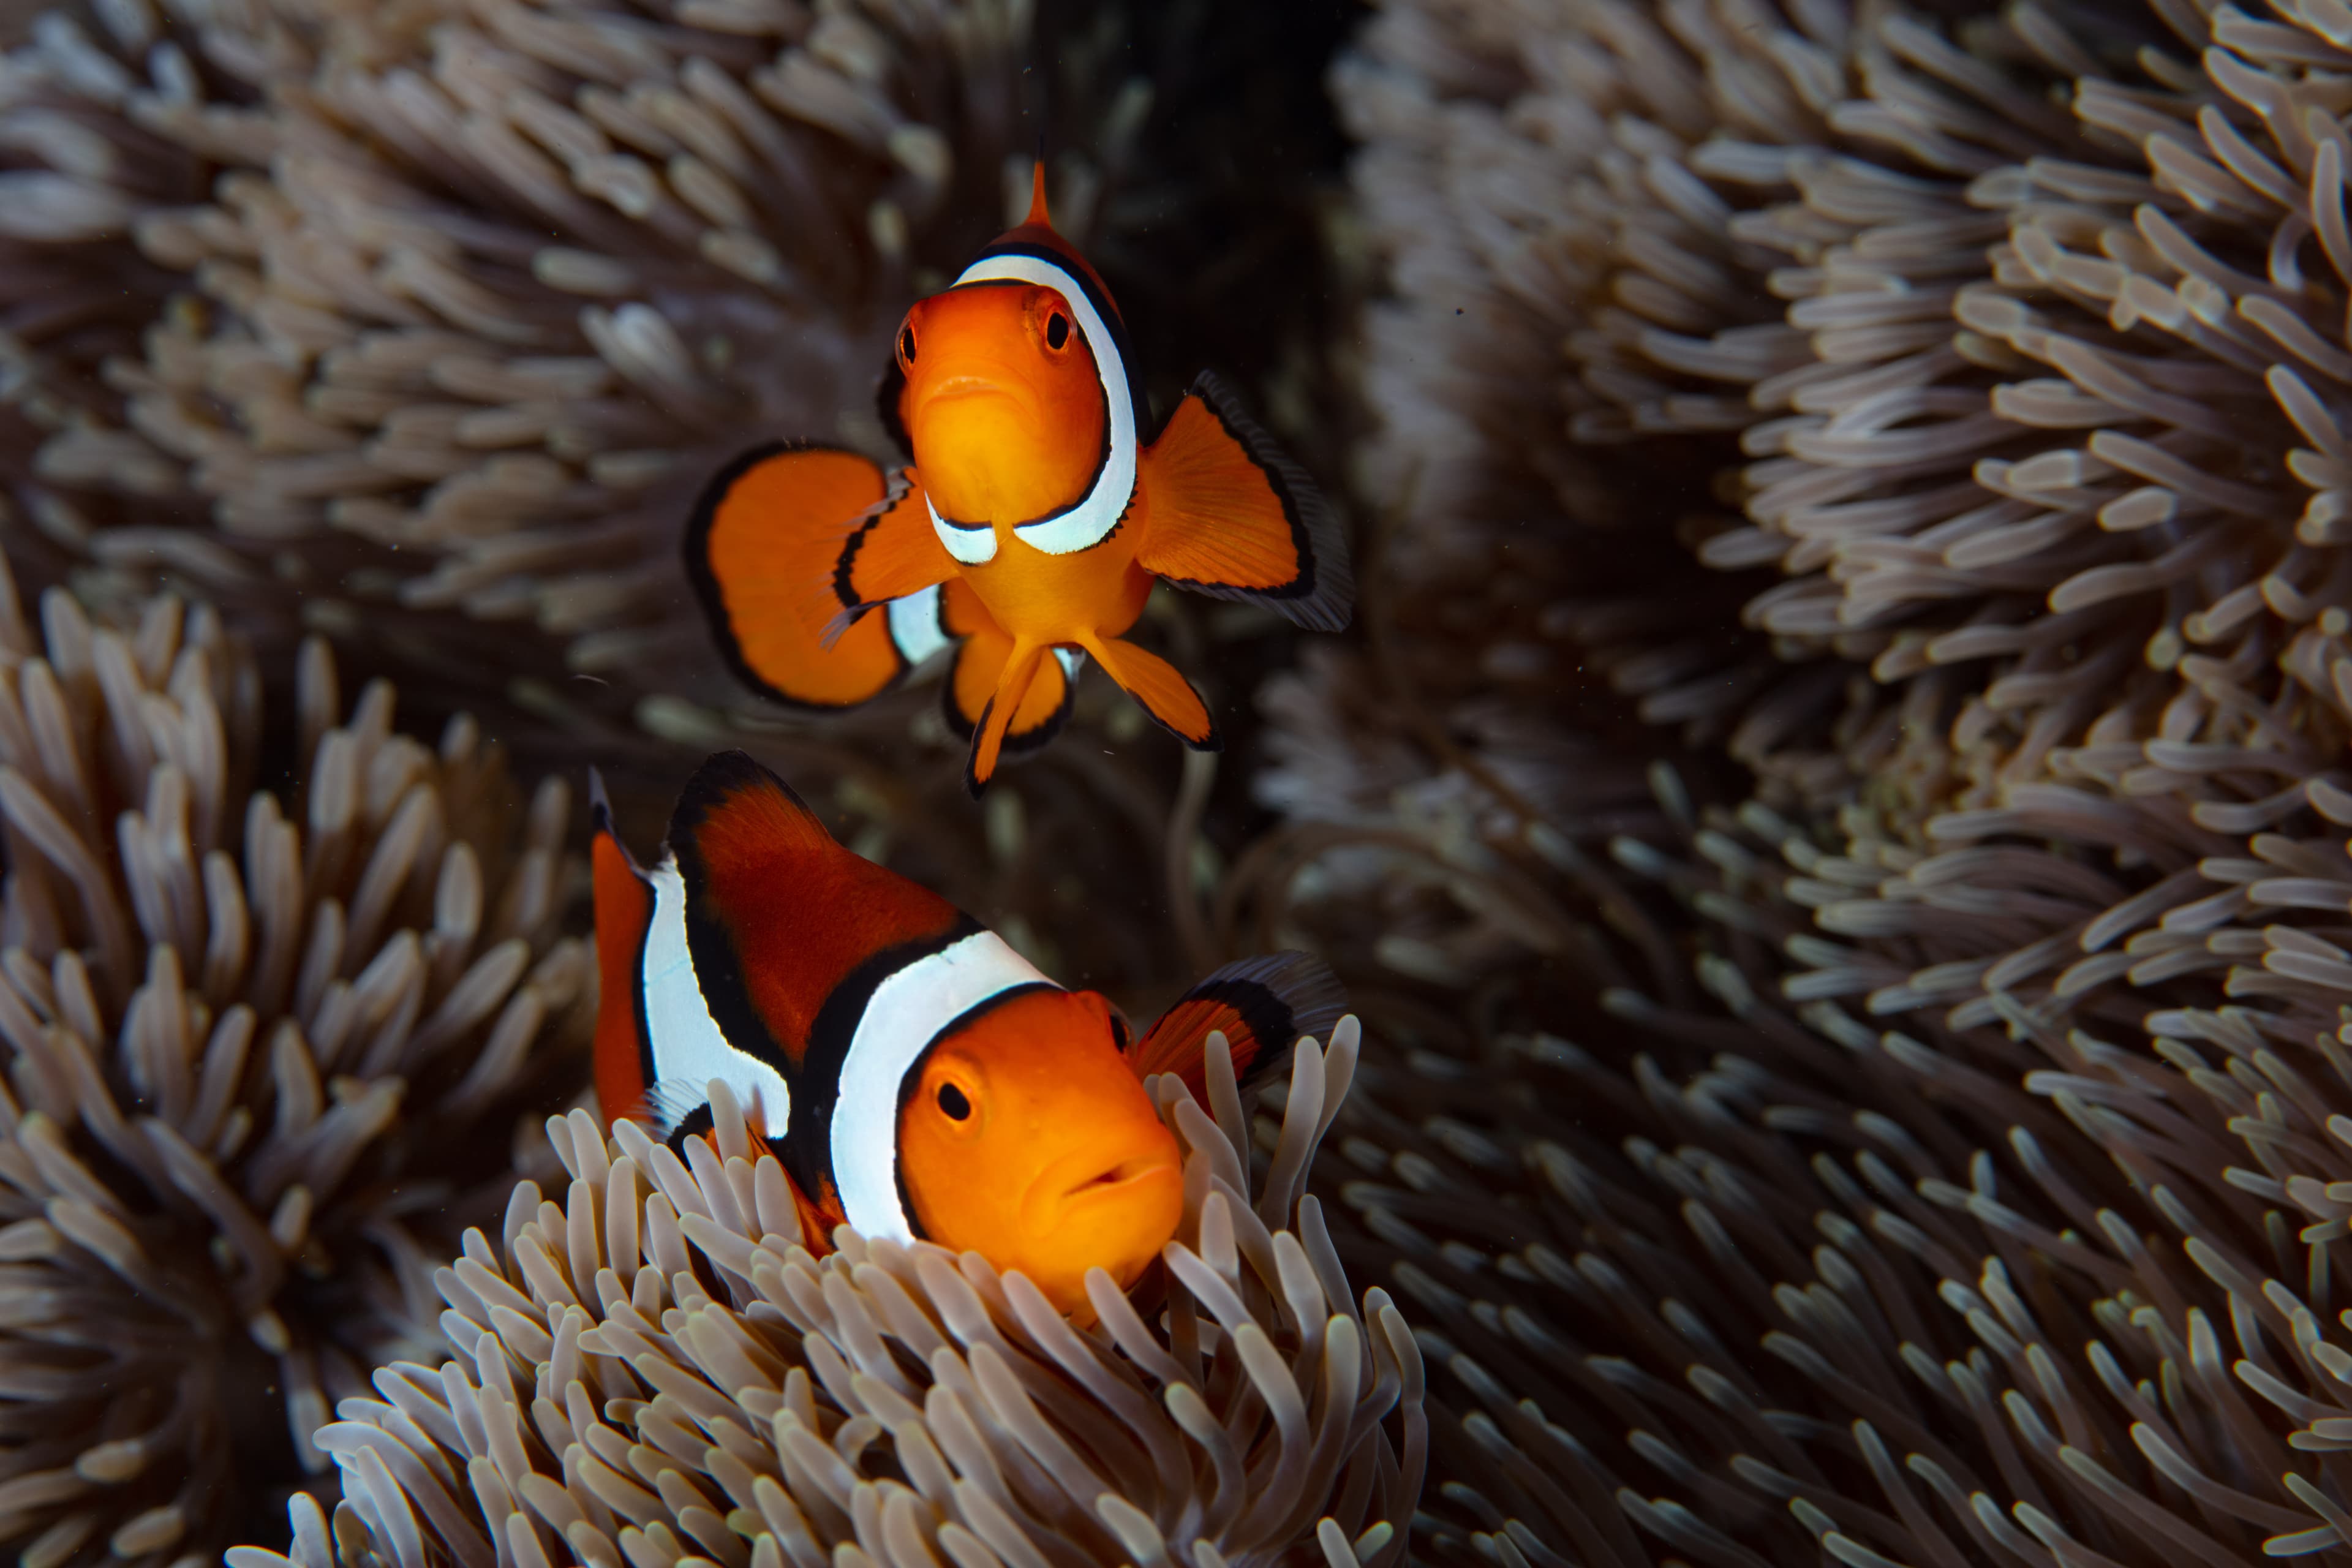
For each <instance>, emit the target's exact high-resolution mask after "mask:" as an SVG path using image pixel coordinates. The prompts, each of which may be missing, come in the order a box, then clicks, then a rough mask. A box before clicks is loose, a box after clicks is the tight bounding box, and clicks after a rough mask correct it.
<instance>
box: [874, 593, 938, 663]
mask: <svg viewBox="0 0 2352 1568" xmlns="http://www.w3.org/2000/svg"><path fill="white" fill-rule="evenodd" d="M884 613H885V614H887V616H889V617H890V640H891V641H892V642H894V643H896V644H898V657H899V658H903V659H905V660H906V661H907V662H908V664H910V665H914V664H920V663H922V662H923V660H925V659H927V658H930V657H931V655H933V654H935V653H937V652H939V651H940V649H941V648H943V647H947V646H948V634H947V633H945V632H943V631H941V630H940V585H939V584H937V583H934V584H931V585H930V586H929V587H928V588H923V589H919V590H917V591H916V592H914V593H912V594H909V595H907V596H906V597H905V598H903V599H893V600H891V601H890V607H889V609H888V610H887V611H886V612H884Z"/></svg>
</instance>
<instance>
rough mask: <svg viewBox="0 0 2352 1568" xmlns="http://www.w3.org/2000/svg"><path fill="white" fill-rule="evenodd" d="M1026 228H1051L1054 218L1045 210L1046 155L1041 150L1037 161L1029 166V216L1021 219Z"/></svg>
mask: <svg viewBox="0 0 2352 1568" xmlns="http://www.w3.org/2000/svg"><path fill="white" fill-rule="evenodd" d="M1021 226H1022V227H1024V228H1043V229H1050V228H1052V227H1053V226H1054V219H1053V217H1052V216H1051V215H1050V214H1048V213H1047V212H1046V211H1045V153H1043V152H1042V151H1041V152H1040V153H1038V155H1037V161H1036V163H1033V164H1031V165H1030V167H1029V216H1027V217H1024V218H1023V219H1022V220H1021Z"/></svg>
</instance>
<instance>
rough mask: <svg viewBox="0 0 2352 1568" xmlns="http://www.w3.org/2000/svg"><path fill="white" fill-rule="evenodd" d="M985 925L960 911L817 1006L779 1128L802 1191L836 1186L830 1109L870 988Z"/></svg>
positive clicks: (858, 971)
mask: <svg viewBox="0 0 2352 1568" xmlns="http://www.w3.org/2000/svg"><path fill="white" fill-rule="evenodd" d="M986 929H988V928H986V927H985V926H983V925H982V924H981V923H980V922H979V921H976V920H974V919H972V918H971V916H970V915H968V914H964V913H963V912H961V910H959V911H957V914H956V918H955V919H954V920H953V921H950V922H949V924H948V926H947V928H946V929H945V930H943V931H934V932H932V933H930V934H929V935H927V936H919V937H916V938H914V939H912V940H911V941H908V942H900V943H898V945H897V946H895V947H886V948H884V949H883V950H882V951H881V952H877V953H875V954H874V955H872V956H871V957H869V958H867V959H866V961H865V962H864V963H860V964H859V965H858V966H857V967H856V968H855V969H853V970H851V971H850V972H849V973H847V974H845V975H844V976H843V977H842V979H841V983H840V984H837V985H835V987H834V988H833V991H832V993H831V994H828V995H827V996H826V997H825V999H824V1003H823V1004H822V1005H819V1006H818V1008H817V1010H816V1016H815V1017H814V1018H813V1019H812V1020H811V1021H810V1023H809V1037H808V1044H807V1047H806V1048H805V1049H804V1050H803V1052H802V1055H801V1077H800V1081H799V1082H797V1083H794V1084H793V1110H792V1119H791V1121H789V1122H787V1123H786V1125H785V1128H784V1148H783V1150H782V1154H783V1157H784V1169H785V1170H787V1171H788V1172H790V1173H792V1176H793V1180H794V1181H796V1182H800V1183H802V1187H801V1191H803V1192H804V1193H813V1192H816V1191H818V1190H820V1189H819V1188H818V1187H817V1186H816V1185H814V1184H816V1183H824V1184H827V1185H830V1186H833V1187H834V1188H835V1190H838V1187H839V1184H838V1182H836V1181H835V1176H834V1170H833V1113H834V1111H835V1109H836V1108H837V1107H838V1106H839V1104H840V1102H841V1068H842V1064H843V1063H845V1061H847V1060H848V1058H849V1043H850V1041H851V1040H852V1039H854V1038H856V1035H857V1024H858V1020H859V1019H861V1018H863V1017H865V1016H866V1005H867V1004H868V1003H870V1002H872V1001H873V1000H874V993H875V991H876V990H877V988H878V987H879V986H880V985H881V984H882V983H883V982H884V981H885V980H887V979H889V978H890V976H892V975H893V974H896V973H898V971H900V970H901V969H904V968H906V967H907V965H908V964H910V963H919V962H920V961H921V960H923V959H926V958H929V957H930V956H931V954H933V953H935V952H943V951H945V950H946V949H948V948H950V947H952V946H954V945H955V944H956V943H957V942H961V941H962V940H963V939H964V938H966V937H968V936H972V935H975V934H977V933H979V932H980V931H985V930H986ZM803 1086H805V1087H803Z"/></svg>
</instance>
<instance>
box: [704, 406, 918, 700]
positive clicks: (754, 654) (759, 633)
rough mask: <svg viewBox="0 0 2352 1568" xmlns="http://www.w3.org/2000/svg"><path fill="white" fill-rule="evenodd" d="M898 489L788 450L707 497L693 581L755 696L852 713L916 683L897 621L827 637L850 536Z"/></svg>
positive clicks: (779, 449) (741, 462) (846, 456)
mask: <svg viewBox="0 0 2352 1568" xmlns="http://www.w3.org/2000/svg"><path fill="white" fill-rule="evenodd" d="M887 488H888V487H887V484H886V483H885V481H884V478H883V474H882V470H881V469H880V468H877V467H876V466H875V465H874V464H873V463H872V462H869V461H868V460H867V459H866V458H862V457H859V456H858V455H857V454H856V453H855V452H844V451H838V450H835V449H833V448H831V447H807V446H793V445H779V446H769V447H760V448H757V449H755V450H753V451H751V452H747V453H745V454H744V455H743V456H742V457H740V458H737V459H736V460H735V461H733V462H731V463H730V464H729V465H728V466H727V467H726V468H722V469H720V470H719V473H718V475H717V476H716V477H714V478H713V479H711V481H710V483H709V486H708V487H707V488H706V489H704V491H703V494H702V499H701V500H700V501H699V502H698V503H697V504H696V507H695V510H694V517H693V521H691V522H690V523H689V524H688V528H687V532H686V568H687V575H688V578H689V579H690V580H691V581H692V582H693V584H694V587H695V593H696V596H697V597H698V598H699V599H700V600H701V602H702V608H703V613H704V615H705V616H706V617H707V618H708V619H709V624H710V629H711V632H712V634H713V636H715V637H717V639H718V642H719V652H720V653H721V655H723V656H724V657H725V658H726V660H727V663H728V665H729V666H730V668H732V669H733V670H734V672H735V674H736V675H737V677H738V678H740V679H741V680H742V681H743V682H744V683H745V684H746V685H748V686H750V687H751V688H752V689H754V690H756V691H759V692H761V694H762V695H764V696H767V697H770V698H772V699H774V700H777V701H779V702H788V703H791V704H793V706H795V707H803V708H847V707H852V706H854V705H856V704H857V703H860V702H864V701H866V700H868V699H870V698H873V697H877V696H878V695H880V694H881V693H882V692H883V691H885V690H887V689H888V688H889V687H890V686H891V685H892V684H893V683H894V682H896V681H897V680H898V678H899V677H900V676H902V675H904V674H905V673H906V671H907V660H906V658H904V656H903V655H901V653H900V652H899V650H898V647H897V645H896V644H894V643H893V642H892V641H891V639H890V628H889V624H888V619H887V616H866V617H865V618H864V619H862V620H860V621H858V622H856V624H854V625H852V626H849V627H848V628H847V629H846V630H845V631H844V632H843V633H842V635H841V636H839V637H829V636H828V633H829V631H830V626H831V622H832V621H833V620H834V618H835V616H836V615H837V614H838V612H839V610H840V607H841V606H840V602H839V600H838V599H837V598H836V596H835V574H836V569H837V566H838V563H839V562H840V560H841V556H842V552H843V549H844V540H845V536H846V535H848V533H849V531H850V530H851V529H852V528H853V527H854V526H856V525H857V523H858V520H859V519H860V517H861V514H863V513H864V512H866V510H868V509H869V508H871V507H874V506H876V505H877V504H878V503H880V502H881V501H882V500H884V498H885V495H886V492H887ZM925 532H927V533H928V532H929V527H928V525H927V526H926V528H925ZM933 546H934V548H937V542H936V541H934V542H933ZM946 553H947V552H945V551H940V555H941V557H942V558H943V559H944V558H945V556H946ZM918 586H920V584H918Z"/></svg>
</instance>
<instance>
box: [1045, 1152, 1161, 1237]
mask: <svg viewBox="0 0 2352 1568" xmlns="http://www.w3.org/2000/svg"><path fill="white" fill-rule="evenodd" d="M1183 1179H1184V1178H1183V1173H1182V1172H1181V1171H1180V1170H1179V1169H1178V1168H1177V1165H1176V1162H1175V1161H1174V1160H1173V1159H1171V1158H1170V1157H1169V1155H1168V1154H1166V1153H1165V1152H1159V1151H1154V1152H1148V1153H1140V1154H1130V1155H1128V1156H1125V1157H1124V1158H1121V1159H1117V1160H1105V1159H1103V1158H1102V1157H1101V1156H1100V1155H1099V1154H1097V1155H1095V1156H1093V1157H1091V1158H1088V1157H1086V1156H1079V1157H1078V1158H1076V1159H1072V1160H1064V1161H1061V1162H1058V1163H1056V1164H1055V1165H1054V1166H1053V1167H1052V1168H1050V1169H1048V1170H1046V1171H1045V1172H1043V1173H1040V1174H1039V1176H1038V1178H1037V1180H1036V1181H1035V1182H1034V1183H1033V1184H1031V1186H1030V1188H1029V1196H1028V1199H1027V1201H1025V1202H1024V1204H1023V1205H1022V1209H1023V1211H1024V1218H1025V1220H1026V1223H1027V1224H1028V1225H1029V1226H1031V1228H1032V1229H1034V1230H1036V1231H1038V1232H1041V1233H1042V1232H1046V1231H1050V1230H1052V1229H1054V1228H1055V1226H1058V1225H1059V1224H1060V1223H1061V1222H1062V1221H1063V1220H1064V1219H1065V1218H1066V1216H1067V1215H1068V1213H1069V1211H1070V1210H1071V1209H1072V1208H1074V1207H1076V1206H1079V1205H1088V1206H1091V1205H1096V1204H1098V1203H1102V1202H1104V1201H1106V1200H1108V1201H1118V1200H1124V1199H1127V1198H1129V1197H1132V1196H1134V1195H1136V1194H1139V1193H1140V1192H1142V1191H1143V1190H1144V1189H1145V1188H1147V1187H1150V1186H1151V1185H1153V1184H1156V1183H1160V1182H1163V1181H1165V1182H1173V1183H1181V1181H1182V1180H1183Z"/></svg>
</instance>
